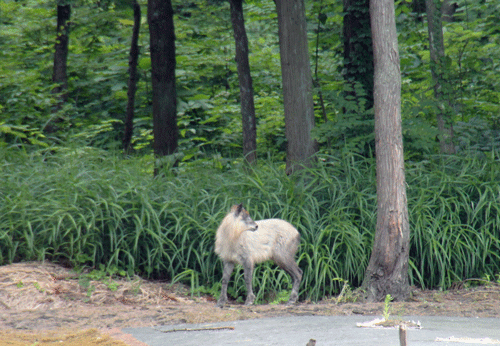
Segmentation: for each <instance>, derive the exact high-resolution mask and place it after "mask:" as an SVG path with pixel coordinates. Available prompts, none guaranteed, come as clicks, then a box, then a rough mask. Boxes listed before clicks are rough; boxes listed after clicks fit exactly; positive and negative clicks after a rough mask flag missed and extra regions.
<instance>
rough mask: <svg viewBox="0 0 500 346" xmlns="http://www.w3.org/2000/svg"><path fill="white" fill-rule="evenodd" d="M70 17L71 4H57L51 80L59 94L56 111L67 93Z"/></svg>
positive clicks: (63, 101)
mask: <svg viewBox="0 0 500 346" xmlns="http://www.w3.org/2000/svg"><path fill="white" fill-rule="evenodd" d="M70 17H71V5H57V38H56V43H55V53H54V70H53V72H52V81H53V82H54V83H56V84H57V85H56V86H55V87H54V89H52V92H53V93H55V94H58V95H59V101H58V103H57V106H56V107H55V109H54V111H55V112H57V111H58V110H60V109H61V108H62V106H63V104H64V103H65V102H66V101H67V98H68V95H67V93H66V90H67V89H68V75H67V72H66V70H67V63H68V44H69V23H68V22H69V19H70Z"/></svg>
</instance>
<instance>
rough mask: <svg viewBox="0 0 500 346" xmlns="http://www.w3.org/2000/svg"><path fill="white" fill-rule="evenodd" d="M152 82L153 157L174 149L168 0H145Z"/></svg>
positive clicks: (172, 44) (171, 33)
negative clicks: (146, 1) (146, 0)
mask: <svg viewBox="0 0 500 346" xmlns="http://www.w3.org/2000/svg"><path fill="white" fill-rule="evenodd" d="M148 23H149V33H150V50H151V80H152V86H153V136H154V144H153V147H154V153H155V156H156V157H162V156H166V155H171V154H173V153H174V152H175V151H176V149H177V143H178V129H177V93H176V89H175V34H174V11H173V9H172V2H171V0H148Z"/></svg>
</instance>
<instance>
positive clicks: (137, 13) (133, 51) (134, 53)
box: [123, 0, 141, 153]
mask: <svg viewBox="0 0 500 346" xmlns="http://www.w3.org/2000/svg"><path fill="white" fill-rule="evenodd" d="M132 7H133V9H134V28H133V29H132V42H131V44H130V54H129V60H128V73H129V79H128V91H127V98H128V101H127V115H126V118H125V133H124V136H123V150H124V151H125V153H128V152H130V151H131V150H132V148H131V146H130V142H131V140H132V135H133V133H134V105H135V92H136V90H137V61H138V59H139V45H138V41H139V30H140V28H141V6H139V4H138V3H137V0H134V1H133V4H132Z"/></svg>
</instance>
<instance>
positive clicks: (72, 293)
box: [0, 262, 500, 346]
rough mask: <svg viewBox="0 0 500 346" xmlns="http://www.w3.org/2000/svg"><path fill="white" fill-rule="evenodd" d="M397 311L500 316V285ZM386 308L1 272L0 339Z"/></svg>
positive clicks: (422, 294) (114, 334)
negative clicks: (227, 301)
mask: <svg viewBox="0 0 500 346" xmlns="http://www.w3.org/2000/svg"><path fill="white" fill-rule="evenodd" d="M390 307H391V310H390V313H391V316H403V315H405V316H408V315H418V316H420V315H433V316H443V315H447V316H464V317H500V285H497V284H488V285H482V286H476V287H473V288H464V287H463V285H457V289H454V290H449V291H445V292H442V291H422V290H418V289H414V290H413V293H412V297H411V298H410V299H409V300H408V301H406V302H393V303H391V304H390ZM383 308H384V304H383V303H364V302H337V299H336V298H331V299H328V300H324V301H321V302H318V303H312V302H300V303H298V304H297V305H294V306H285V305H254V306H250V307H246V306H243V305H241V304H236V303H235V304H232V305H230V306H229V307H226V308H224V309H220V308H216V307H215V301H214V299H213V298H212V297H190V296H189V292H188V290H187V289H186V288H185V287H183V286H181V285H174V286H171V285H169V284H168V283H165V282H154V281H146V280H142V279H140V278H136V279H133V280H125V279H112V280H111V279H109V278H100V279H99V280H95V281H92V280H90V279H89V278H88V277H87V278H86V279H85V278H84V277H82V276H81V275H78V274H76V273H74V272H72V271H71V270H69V269H67V268H64V267H61V266H59V265H55V264H52V263H41V262H29V263H17V264H12V265H7V266H2V267H0V340H2V341H3V342H5V341H7V344H9V345H32V344H36V345H37V346H44V345H55V344H56V343H57V344H58V345H61V341H64V343H63V344H64V345H83V346H85V345H109V346H118V345H130V346H139V345H144V344H141V343H140V342H137V341H134V340H133V339H132V338H130V336H128V335H126V334H124V333H122V332H121V331H120V328H125V327H141V326H156V325H167V324H178V323H202V322H223V321H233V320H244V319H253V318H265V317H276V316H294V315H295V316H300V315H353V314H359V315H378V316H381V315H382V311H383ZM9 342H10V343H9ZM16 342H17V343H16Z"/></svg>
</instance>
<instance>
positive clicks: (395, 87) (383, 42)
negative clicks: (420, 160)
mask: <svg viewBox="0 0 500 346" xmlns="http://www.w3.org/2000/svg"><path fill="white" fill-rule="evenodd" d="M370 16H371V27H372V38H373V53H374V62H375V78H374V111H375V150H376V156H377V229H376V231H375V239H374V244H373V251H372V254H371V257H370V262H369V264H368V268H367V269H366V273H365V278H364V281H363V287H364V288H365V290H366V292H367V299H368V301H382V300H384V298H385V296H386V295H387V294H390V295H391V296H392V297H393V298H394V299H395V300H404V299H405V298H406V297H407V296H408V294H409V284H408V256H409V240H410V229H409V222H408V209H407V199H406V182H405V174H404V157H403V139H402V131H401V74H400V63H399V51H398V41H397V33H396V23H395V12H394V1H393V0H371V1H370Z"/></svg>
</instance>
